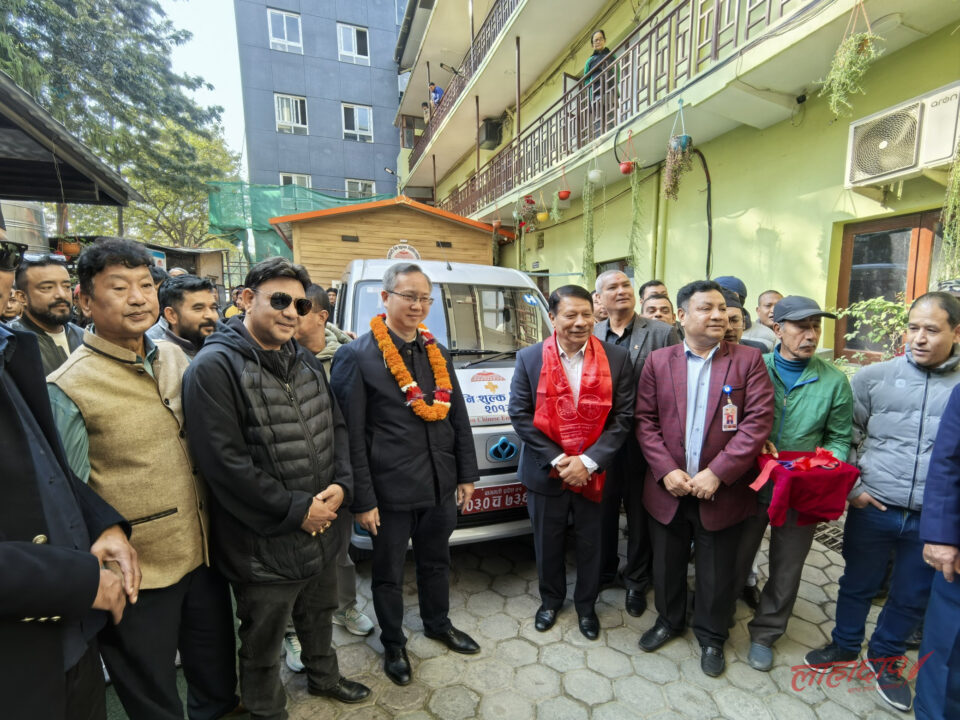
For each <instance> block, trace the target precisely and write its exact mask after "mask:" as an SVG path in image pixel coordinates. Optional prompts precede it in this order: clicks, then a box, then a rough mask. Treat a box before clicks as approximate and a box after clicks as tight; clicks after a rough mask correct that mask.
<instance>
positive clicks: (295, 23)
mask: <svg viewBox="0 0 960 720" xmlns="http://www.w3.org/2000/svg"><path fill="white" fill-rule="evenodd" d="M287 42H292V43H296V44H297V45H299V44H300V18H298V17H292V16H290V15H287Z"/></svg>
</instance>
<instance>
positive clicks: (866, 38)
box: [820, 32, 883, 117]
mask: <svg viewBox="0 0 960 720" xmlns="http://www.w3.org/2000/svg"><path fill="white" fill-rule="evenodd" d="M882 39H883V38H881V37H880V36H878V35H874V34H873V33H871V32H861V33H854V34H853V35H849V36H847V37H846V38H844V40H843V42H841V43H840V46H839V47H838V48H837V52H836V53H835V54H834V56H833V62H831V64H830V72H828V73H827V77H826V79H824V80H821V81H820V82H821V83H823V87H822V88H820V97H824V96H826V97H827V103H828V104H829V105H830V112H832V113H833V114H834V115H836V116H837V117H840V116H842V115H849V114H850V111H851V110H853V105H852V104H851V103H850V97H851V96H852V95H855V94H857V93H860V94H861V95H862V94H864V93H865V90H864V89H863V76H864V74H865V73H866V72H867V68H868V67H870V64H871V63H872V62H873V61H874V60H876V59H877V58H878V57H879V56H880V54H881V53H882V52H883V51H882V50H880V49H879V48H878V47H877V43H878V42H879V41H881V40H882Z"/></svg>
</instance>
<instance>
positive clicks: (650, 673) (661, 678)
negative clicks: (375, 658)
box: [632, 652, 680, 685]
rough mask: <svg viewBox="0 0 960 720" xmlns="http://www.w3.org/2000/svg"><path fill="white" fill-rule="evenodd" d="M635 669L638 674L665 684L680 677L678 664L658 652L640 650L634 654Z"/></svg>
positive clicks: (659, 683)
mask: <svg viewBox="0 0 960 720" xmlns="http://www.w3.org/2000/svg"><path fill="white" fill-rule="evenodd" d="M632 660H633V669H634V670H635V671H636V673H637V675H640V676H642V677H645V678H646V679H647V680H650V681H651V682H655V683H657V684H658V685H665V684H666V683H671V682H674V681H676V680H679V679H680V668H679V667H678V666H677V664H676V663H675V662H673V661H671V660H669V659H668V658H665V657H663V656H662V655H657V653H645V652H640V653H638V654H637V655H634V656H633V658H632Z"/></svg>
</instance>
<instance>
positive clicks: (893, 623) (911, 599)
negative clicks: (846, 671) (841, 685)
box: [833, 505, 935, 658]
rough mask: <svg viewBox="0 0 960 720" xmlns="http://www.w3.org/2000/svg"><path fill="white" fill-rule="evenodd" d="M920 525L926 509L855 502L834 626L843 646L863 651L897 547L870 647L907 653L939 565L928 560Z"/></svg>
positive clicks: (884, 653) (875, 654)
mask: <svg viewBox="0 0 960 720" xmlns="http://www.w3.org/2000/svg"><path fill="white" fill-rule="evenodd" d="M919 526H920V513H919V512H913V511H911V510H907V509H905V508H898V507H891V506H888V507H887V509H886V511H883V510H879V509H877V508H875V507H874V506H873V505H867V506H866V507H865V508H862V509H857V508H855V507H850V508H849V510H848V512H847V523H846V526H845V527H844V530H843V559H844V561H845V563H846V567H845V568H844V571H843V577H841V578H840V592H839V594H838V595H837V623H836V625H835V626H834V628H833V641H834V642H835V643H836V644H837V646H838V647H840V648H841V649H843V650H849V651H857V652H859V651H860V646H861V644H862V643H863V636H864V625H865V624H866V620H867V613H868V612H869V611H870V603H871V601H872V600H873V598H874V596H876V594H877V592H878V591H879V590H880V586H881V584H882V583H883V578H884V575H885V574H886V570H887V560H888V559H889V558H890V554H891V552H892V553H894V560H893V575H892V577H891V578H890V593H889V594H888V595H887V601H886V604H885V605H884V607H883V610H882V611H881V613H880V617H879V619H878V620H877V629H876V630H874V633H873V637H871V638H870V642H869V643H868V646H867V647H868V656H869V657H871V658H886V657H896V656H898V655H903V653H904V651H905V649H906V641H907V638H908V637H910V634H911V633H912V632H913V631H914V630H915V629H916V628H917V626H918V625H919V624H920V621H921V620H922V619H923V613H924V612H925V611H926V609H927V599H928V598H929V597H930V584H931V583H932V582H933V569H932V568H931V567H930V566H928V565H927V564H926V563H925V562H924V561H923V543H922V542H920V537H919V534H918V530H919ZM929 631H930V632H935V631H934V629H933V628H930V629H929Z"/></svg>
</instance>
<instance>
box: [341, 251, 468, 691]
mask: <svg viewBox="0 0 960 720" xmlns="http://www.w3.org/2000/svg"><path fill="white" fill-rule="evenodd" d="M432 290H433V285H432V283H431V282H430V278H428V277H427V276H426V274H425V273H424V272H423V270H421V268H420V266H418V265H414V264H408V263H397V264H395V265H392V266H390V268H388V269H387V272H386V273H385V274H384V276H383V290H382V291H381V293H380V297H381V300H382V302H383V307H384V310H385V311H386V312H385V314H383V315H378V316H376V317H374V318H373V319H372V320H371V322H370V329H371V331H372V332H369V333H366V334H364V335H362V336H361V337H359V338H358V339H357V340H355V341H354V342H352V343H350V344H349V345H346V346H344V347H342V348H340V350H339V351H338V352H337V354H336V355H335V356H334V359H333V368H332V369H331V376H330V384H331V385H332V387H333V389H334V392H335V393H336V396H337V400H338V401H339V403H340V408H341V409H342V410H343V414H344V416H345V417H346V420H347V427H348V429H349V434H350V454H351V460H352V464H353V475H354V498H353V504H352V505H351V507H350V509H351V511H352V512H353V513H354V516H355V520H356V522H357V523H359V524H360V526H361V527H362V528H363V529H365V530H366V531H367V532H368V533H370V536H371V538H372V542H373V558H372V560H373V563H372V575H373V583H372V590H373V606H374V609H375V610H376V613H377V620H378V622H379V624H380V640H381V642H382V643H383V648H384V663H383V669H384V672H385V673H386V674H387V677H389V678H390V679H391V680H392V681H393V682H394V683H396V684H398V685H406V684H407V683H409V682H410V661H409V659H408V658H407V653H406V650H405V646H406V642H407V640H406V637H405V635H404V633H403V628H402V624H403V592H402V586H403V560H404V555H405V554H406V551H407V543H408V542H409V541H410V540H411V539H412V540H413V551H414V558H415V560H416V566H417V591H418V594H419V599H420V616H421V618H422V619H423V630H424V634H425V635H426V636H427V637H428V638H432V639H434V640H438V641H440V642H442V643H443V644H444V645H446V646H447V647H448V648H450V649H451V650H453V651H454V652H459V653H465V654H473V653H477V652H479V651H480V647H479V646H478V645H477V643H476V642H475V641H474V640H473V639H472V638H471V637H470V636H469V635H467V634H466V633H464V632H462V631H460V630H457V629H456V628H455V627H453V625H452V623H451V622H450V619H449V617H448V611H449V607H450V547H449V540H450V534H451V533H452V532H453V530H454V528H455V527H456V524H457V507H458V506H459V507H462V506H464V505H465V504H466V503H467V502H468V501H469V500H470V496H471V495H473V486H474V482H475V481H476V480H477V479H478V478H479V473H478V470H477V458H476V454H475V451H474V448H473V434H472V431H471V429H470V419H469V416H468V415H467V406H466V403H465V402H464V399H463V394H462V393H461V392H460V386H459V384H458V383H457V379H456V374H455V373H454V371H453V365H452V363H451V361H450V356H449V353H448V352H447V350H446V348H444V347H443V346H441V345H440V344H439V343H437V342H436V340H435V339H434V337H433V336H432V335H431V334H430V333H429V331H428V330H427V328H426V327H425V326H424V325H423V324H422V323H423V321H424V320H425V319H426V317H427V314H428V313H429V311H430V306H431V304H432V303H433V298H432V297H431V292H432Z"/></svg>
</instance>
